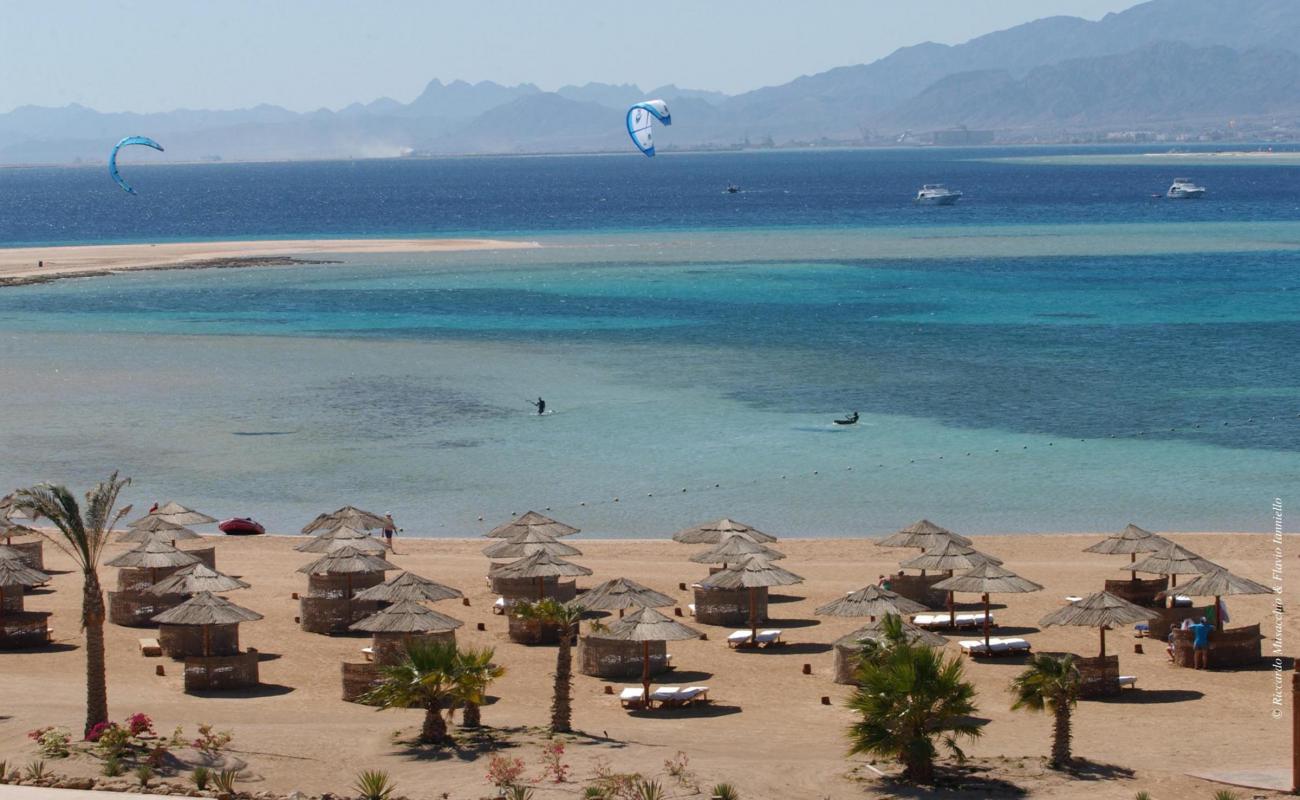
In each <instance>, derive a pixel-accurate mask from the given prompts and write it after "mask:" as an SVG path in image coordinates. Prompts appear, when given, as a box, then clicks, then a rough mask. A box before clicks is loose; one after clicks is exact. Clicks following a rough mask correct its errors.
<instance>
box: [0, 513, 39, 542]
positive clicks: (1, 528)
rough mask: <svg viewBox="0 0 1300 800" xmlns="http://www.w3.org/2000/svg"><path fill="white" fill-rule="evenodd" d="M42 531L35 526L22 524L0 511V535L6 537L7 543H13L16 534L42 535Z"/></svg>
mask: <svg viewBox="0 0 1300 800" xmlns="http://www.w3.org/2000/svg"><path fill="white" fill-rule="evenodd" d="M40 535H41V532H40V531H38V530H36V529H35V528H29V527H27V526H26V525H20V524H19V523H17V522H14V521H13V520H11V519H9V518H8V517H6V516H4V515H3V514H2V513H0V536H3V537H4V540H5V544H11V543H12V542H13V538H14V537H15V536H40Z"/></svg>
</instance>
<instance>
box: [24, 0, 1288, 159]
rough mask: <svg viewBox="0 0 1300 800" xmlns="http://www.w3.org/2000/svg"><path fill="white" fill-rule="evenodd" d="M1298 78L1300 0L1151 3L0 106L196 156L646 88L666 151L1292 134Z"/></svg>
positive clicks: (97, 145) (477, 127) (581, 128)
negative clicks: (383, 77)
mask: <svg viewBox="0 0 1300 800" xmlns="http://www.w3.org/2000/svg"><path fill="white" fill-rule="evenodd" d="M1298 89H1300V4H1297V3H1296V2H1294V0H1232V2H1223V0H1150V2H1145V3H1142V4H1140V5H1136V6H1134V7H1132V8H1130V9H1128V10H1126V11H1122V12H1118V13H1112V14H1107V15H1106V16H1105V17H1103V18H1102V19H1100V20H1097V21H1095V22H1094V21H1088V20H1084V19H1079V18H1075V17H1059V16H1058V17H1048V18H1045V19H1040V20H1036V21H1034V22H1029V23H1026V24H1023V25H1018V26H1015V27H1013V28H1009V29H1007V30H1003V31H998V32H995V33H990V34H987V35H985V36H980V37H978V38H975V39H972V40H970V41H968V42H965V43H963V44H958V45H942V44H935V43H933V42H926V43H923V44H918V45H915V46H910V47H904V48H901V49H899V50H897V51H895V52H894V53H892V54H890V55H889V56H886V57H885V58H882V59H879V60H877V61H874V62H872V63H869V64H859V65H854V66H845V67H838V68H835V69H831V70H828V71H826V72H822V73H818V74H815V75H806V76H802V77H799V78H796V79H794V80H792V81H790V82H788V83H784V84H781V85H777V86H767V87H763V88H760V89H756V90H754V91H750V92H745V93H743V94H738V95H732V96H728V95H725V94H723V93H721V92H713V91H707V90H700V89H682V88H679V87H677V86H673V85H669V86H661V87H658V88H655V89H652V90H649V91H644V90H642V89H641V88H640V87H638V86H635V85H631V84H620V85H614V84H604V83H588V84H585V85H583V86H564V87H562V88H560V89H558V90H556V91H554V92H546V91H543V90H542V89H540V88H538V87H537V86H534V85H532V84H528V83H524V84H519V85H517V86H503V85H500V84H497V83H493V82H491V81H483V82H480V83H474V84H471V83H466V82H464V81H452V82H450V83H443V82H441V81H439V80H433V81H431V82H430V83H429V84H428V86H427V87H426V88H425V90H424V91H423V92H422V93H421V94H420V95H419V96H418V97H416V98H415V99H414V100H412V101H411V102H410V103H401V102H398V101H396V100H393V99H390V98H387V97H383V98H380V99H378V100H374V101H373V102H369V103H364V104H362V103H353V104H352V105H349V106H347V107H345V108H342V109H339V110H337V111H333V110H328V109H321V110H318V111H312V112H307V113H296V112H293V111H289V110H287V109H284V108H280V107H278V106H271V105H259V106H255V107H253V108H248V109H239V110H230V111H205V110H188V109H182V110H177V111H171V112H167V113H157V114H130V113H100V112H98V111H95V110H92V109H90V108H86V107H84V106H79V105H70V106H65V107H62V108H45V107H37V106H23V107H20V108H17V109H14V110H13V111H10V112H8V113H5V114H0V163H7V164H23V163H66V162H71V161H75V160H91V161H97V160H102V159H103V158H104V156H105V153H106V151H107V150H108V149H109V147H111V145H112V143H113V142H114V141H116V140H117V139H118V138H120V137H122V136H124V135H129V134H144V135H149V136H152V137H153V138H155V139H158V140H159V141H163V142H164V144H165V145H166V147H167V152H166V153H165V154H162V155H160V158H173V159H177V160H189V161H192V160H200V159H216V158H220V159H227V160H244V159H300V158H366V157H386V156H398V155H407V154H455V153H537V152H600V151H621V150H627V149H628V147H629V145H628V143H627V141H626V132H625V130H624V124H623V115H624V113H625V111H626V108H627V106H628V105H629V104H630V103H633V102H635V101H637V100H640V99H644V98H648V97H661V98H663V99H664V100H665V101H667V102H668V104H669V106H670V108H671V109H672V112H673V122H674V125H673V126H672V127H671V128H669V129H666V130H664V131H662V132H661V133H660V134H659V136H658V142H659V145H660V147H661V148H662V149H673V148H724V147H736V146H741V145H742V144H750V145H753V144H757V143H761V144H764V145H776V146H781V145H787V144H796V143H799V144H803V143H838V144H862V143H884V142H893V141H897V140H899V139H900V137H906V136H907V134H908V132H923V131H936V130H938V131H942V130H951V129H960V128H969V129H978V130H982V131H990V132H992V133H993V135H995V136H996V137H997V138H998V139H1001V140H1005V141H1016V140H1034V139H1050V138H1053V137H1057V138H1065V137H1075V136H1088V135H1094V136H1095V135H1098V134H1103V133H1105V132H1107V131H1114V130H1144V131H1158V132H1161V133H1167V134H1171V135H1180V134H1183V135H1186V134H1192V135H1194V134H1198V133H1200V132H1202V131H1208V130H1215V131H1224V130H1230V129H1231V130H1236V131H1238V132H1246V131H1252V132H1255V133H1260V132H1268V133H1269V135H1272V136H1282V137H1283V138H1285V137H1286V136H1288V135H1290V134H1292V133H1294V132H1296V131H1297V130H1300V124H1298V121H1300V91H1297V90H1298ZM520 121H527V124H519V123H520ZM1279 132H1281V133H1279ZM1295 138H1300V135H1298V136H1296V137H1295ZM151 160H156V159H152V158H151Z"/></svg>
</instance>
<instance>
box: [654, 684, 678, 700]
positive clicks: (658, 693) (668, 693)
mask: <svg viewBox="0 0 1300 800" xmlns="http://www.w3.org/2000/svg"><path fill="white" fill-rule="evenodd" d="M681 690H682V687H680V686H660V687H659V688H658V689H655V690H654V691H652V692H650V702H651V703H671V702H672V701H673V699H674V698H676V697H677V693H678V692H680V691H681Z"/></svg>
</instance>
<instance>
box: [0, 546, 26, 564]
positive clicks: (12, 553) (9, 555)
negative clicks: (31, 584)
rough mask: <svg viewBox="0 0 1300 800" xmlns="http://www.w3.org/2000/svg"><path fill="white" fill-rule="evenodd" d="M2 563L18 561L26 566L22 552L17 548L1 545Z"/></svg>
mask: <svg viewBox="0 0 1300 800" xmlns="http://www.w3.org/2000/svg"><path fill="white" fill-rule="evenodd" d="M0 561H18V562H20V563H23V564H26V563H27V562H26V561H25V560H24V556H23V553H22V551H21V550H19V549H18V548H16V547H9V546H8V545H3V544H0Z"/></svg>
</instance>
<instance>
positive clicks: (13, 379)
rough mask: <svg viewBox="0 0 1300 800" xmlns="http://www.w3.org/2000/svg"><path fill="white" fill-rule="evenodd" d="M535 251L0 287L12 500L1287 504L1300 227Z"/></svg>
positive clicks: (1130, 515) (1211, 525)
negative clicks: (38, 484) (543, 402)
mask: <svg viewBox="0 0 1300 800" xmlns="http://www.w3.org/2000/svg"><path fill="white" fill-rule="evenodd" d="M540 241H541V242H542V244H543V245H544V247H543V248H541V249H538V250H533V251H514V252H506V253H464V254H445V255H438V256H420V257H413V256H391V257H386V258H381V259H369V260H356V259H344V260H343V262H344V263H341V264H336V265H326V266H315V267H291V268H273V269H245V270H213V271H202V272H184V273H181V272H160V273H137V274H131V275H121V276H115V277H111V278H104V279H93V280H77V281H65V282H58V283H54V284H48V285H41V286H30V287H22V288H18V289H11V290H6V291H4V292H0V401H3V408H4V409H5V414H4V415H3V417H2V418H0V442H3V448H4V452H3V455H4V457H3V459H0V485H6V486H8V485H17V484H21V483H25V482H29V481H31V480H35V479H40V478H46V477H53V478H58V479H60V480H66V481H68V482H70V483H75V484H84V483H86V482H87V481H90V480H92V479H93V478H96V477H98V476H100V475H102V474H103V473H104V472H106V471H107V470H109V469H111V468H113V467H120V468H121V469H123V471H124V472H126V473H127V474H130V475H132V476H133V477H134V478H135V479H136V486H135V487H134V488H133V490H132V494H133V495H134V497H135V499H137V500H138V501H140V502H142V503H147V502H148V501H149V500H152V499H154V498H163V497H174V498H176V499H179V500H182V501H184V502H186V503H189V504H191V505H195V506H197V507H200V508H203V509H206V510H209V511H210V512H211V513H214V514H218V515H234V514H241V515H243V514H251V515H253V516H255V517H257V518H259V519H262V520H263V521H265V522H267V523H268V524H269V525H270V526H271V527H272V528H273V529H275V530H290V529H296V528H297V527H299V526H301V525H302V524H303V523H304V522H305V521H306V520H307V519H310V518H311V516H313V515H314V514H316V513H318V512H319V511H322V510H326V509H328V508H333V507H337V506H338V505H342V504H344V503H353V504H356V505H360V506H363V507H368V508H373V509H374V510H377V511H393V512H394V513H395V514H396V515H397V516H398V518H399V520H401V521H402V523H403V524H404V526H405V527H406V529H407V532H408V534H414V535H468V534H474V533H478V532H481V531H482V530H484V529H485V528H486V527H487V526H488V525H489V524H491V523H493V522H497V521H500V520H501V519H503V518H505V517H508V516H509V514H510V513H511V512H522V511H524V510H526V509H528V508H537V509H539V510H541V509H545V508H550V509H552V511H553V514H554V516H556V517H558V518H561V519H563V520H565V521H569V522H571V523H572V524H575V525H578V526H580V527H582V528H584V529H585V530H588V531H591V532H593V533H595V534H604V535H615V536H656V535H662V534H665V533H668V532H671V531H672V530H675V529H676V528H679V527H682V526H685V525H687V524H690V523H693V522H697V521H700V520H703V519H707V518H716V517H718V516H722V515H724V514H725V515H731V516H735V517H738V518H740V519H744V520H746V521H749V522H751V523H753V524H756V525H759V526H760V527H763V528H765V529H770V530H771V531H772V532H774V533H777V534H779V535H862V534H875V533H881V532H885V531H889V530H892V529H895V528H897V527H899V526H900V525H902V524H905V523H907V522H910V521H912V520H914V519H916V518H918V517H921V516H928V517H930V518H932V519H935V520H936V521H939V522H941V523H943V524H947V525H949V526H950V527H953V528H955V529H958V530H961V531H966V532H996V531H1037V530H1101V529H1113V528H1118V527H1120V526H1122V525H1123V524H1124V523H1126V522H1128V521H1135V522H1138V523H1140V524H1143V525H1144V526H1146V527H1151V528H1156V529H1163V530H1177V529H1182V530H1206V529H1218V530H1265V529H1267V528H1269V527H1270V526H1271V512H1270V504H1271V502H1272V499H1273V498H1274V497H1275V496H1283V497H1284V498H1285V497H1287V496H1288V495H1289V494H1292V493H1294V489H1295V487H1296V486H1297V483H1298V482H1300V428H1298V427H1297V423H1300V419H1298V418H1297V413H1298V412H1300V408H1298V407H1297V406H1298V404H1297V402H1296V401H1297V396H1298V395H1300V381H1298V380H1297V378H1296V373H1295V353H1296V345H1297V344H1300V294H1298V292H1300V278H1297V275H1298V274H1300V273H1298V272H1297V267H1300V224H1297V223H1291V222H1286V221H1264V222H1250V221H1243V220H1222V221H1213V220H1211V221H1200V222H1195V223H1193V222H1170V221H1138V222H1131V223H1130V222H1122V221H1110V222H1105V223H1089V224H1077V223H1074V224H1069V223H1063V222H1055V223H1041V222H1040V223H1036V224H991V223H989V224H978V223H975V222H955V221H954V218H933V219H932V220H931V221H930V222H929V223H928V224H925V225H916V224H909V225H905V226H904V225H897V226H889V225H881V226H868V227H860V226H852V225H848V226H845V225H841V226H836V227H813V226H798V227H781V228H774V227H765V228H757V229H736V230H725V229H717V228H713V229H693V230H692V229H686V228H681V227H671V228H662V229H659V230H652V231H643V232H638V233H612V232H600V231H585V232H578V233H572V232H571V233H562V234H550V235H544V236H541V237H540ZM538 394H541V395H542V396H544V397H546V399H547V401H548V403H550V404H551V406H552V408H553V409H555V412H556V413H554V414H549V415H547V416H545V417H541V418H538V417H537V416H536V415H535V414H532V413H530V407H529V406H528V405H527V400H528V399H530V398H534V397H536V396H537V395H538ZM853 409H857V410H859V411H861V412H862V415H863V420H862V423H861V424H859V425H858V426H856V427H852V428H841V427H836V426H834V425H832V424H831V419H832V418H833V417H835V416H838V415H840V414H842V413H845V412H847V411H849V410H853ZM683 490H685V491H683ZM615 498H617V500H615ZM479 517H483V521H482V522H480V521H479Z"/></svg>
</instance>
